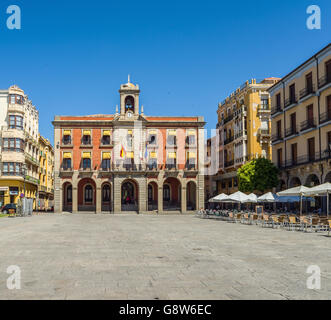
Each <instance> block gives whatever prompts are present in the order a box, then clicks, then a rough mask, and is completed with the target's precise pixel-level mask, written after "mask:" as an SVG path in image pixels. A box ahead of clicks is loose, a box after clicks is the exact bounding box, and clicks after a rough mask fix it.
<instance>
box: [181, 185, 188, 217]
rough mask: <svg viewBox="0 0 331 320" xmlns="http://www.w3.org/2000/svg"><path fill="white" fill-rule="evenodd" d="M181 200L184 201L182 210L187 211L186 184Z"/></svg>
mask: <svg viewBox="0 0 331 320" xmlns="http://www.w3.org/2000/svg"><path fill="white" fill-rule="evenodd" d="M181 201H182V206H181V207H182V210H181V212H182V213H185V212H186V211H187V210H186V185H185V187H183V186H182V194H181Z"/></svg>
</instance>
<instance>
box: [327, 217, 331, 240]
mask: <svg viewBox="0 0 331 320" xmlns="http://www.w3.org/2000/svg"><path fill="white" fill-rule="evenodd" d="M328 223H329V230H328V237H329V236H330V231H331V219H328Z"/></svg>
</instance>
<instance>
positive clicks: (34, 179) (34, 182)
mask: <svg viewBox="0 0 331 320" xmlns="http://www.w3.org/2000/svg"><path fill="white" fill-rule="evenodd" d="M25 180H26V181H28V182H30V183H32V184H36V185H39V182H40V181H39V180H38V179H36V178H34V177H31V176H25Z"/></svg>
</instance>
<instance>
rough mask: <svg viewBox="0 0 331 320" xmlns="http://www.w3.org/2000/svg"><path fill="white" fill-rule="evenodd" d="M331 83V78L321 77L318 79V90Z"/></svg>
mask: <svg viewBox="0 0 331 320" xmlns="http://www.w3.org/2000/svg"><path fill="white" fill-rule="evenodd" d="M330 83H331V77H330V76H327V75H325V76H323V77H320V78H319V79H318V88H319V89H321V88H323V87H324V86H326V85H328V84H330Z"/></svg>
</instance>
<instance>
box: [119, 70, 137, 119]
mask: <svg viewBox="0 0 331 320" xmlns="http://www.w3.org/2000/svg"><path fill="white" fill-rule="evenodd" d="M119 93H120V99H121V109H120V115H121V118H123V117H125V118H126V119H130V118H131V119H132V120H134V119H136V118H137V117H138V116H139V94H140V90H139V86H138V85H137V84H136V85H134V84H133V83H131V82H130V75H129V76H128V82H127V83H125V84H122V85H121V88H120V90H119Z"/></svg>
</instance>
